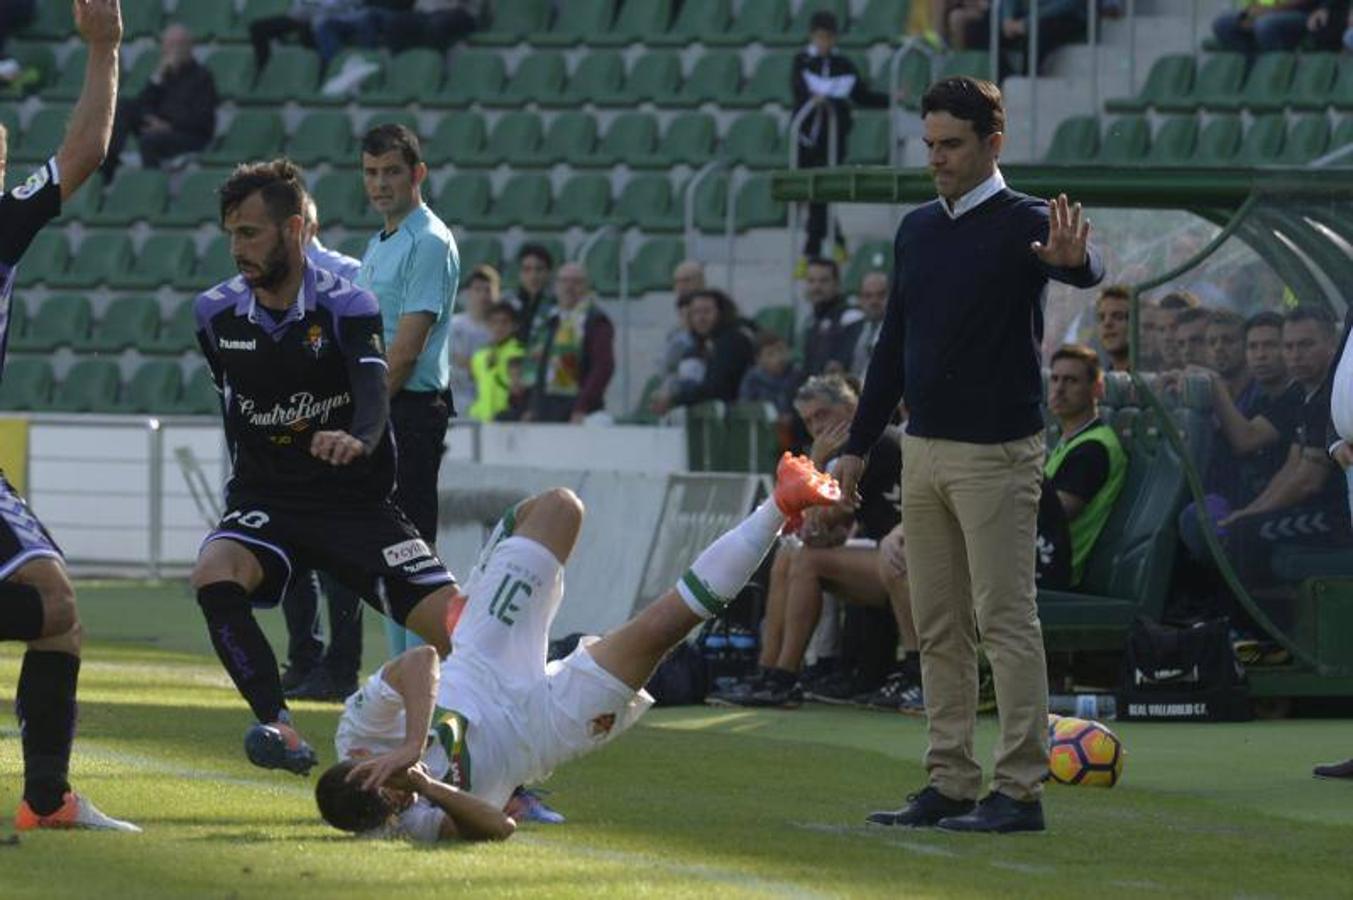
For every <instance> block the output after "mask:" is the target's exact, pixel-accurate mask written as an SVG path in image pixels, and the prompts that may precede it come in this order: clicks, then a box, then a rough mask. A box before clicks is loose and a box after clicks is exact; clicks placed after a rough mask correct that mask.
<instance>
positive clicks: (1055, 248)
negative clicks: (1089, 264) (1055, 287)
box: [1029, 194, 1090, 269]
mask: <svg viewBox="0 0 1353 900" xmlns="http://www.w3.org/2000/svg"><path fill="white" fill-rule="evenodd" d="M1089 242H1090V220H1089V219H1083V218H1082V216H1081V205H1080V204H1079V203H1076V204H1074V205H1073V204H1072V202H1071V201H1070V200H1068V199H1067V196H1066V194H1058V195H1057V196H1056V197H1054V198H1053V199H1052V200H1050V201H1048V242H1047V243H1046V244H1044V243H1040V242H1039V241H1034V242H1033V243H1032V244H1030V245H1029V249H1031V250H1033V252H1034V255H1035V256H1037V257H1038V258H1039V259H1040V260H1042V262H1043V264H1044V265H1047V266H1052V267H1054V268H1058V269H1079V268H1080V267H1081V266H1083V265H1085V263H1086V260H1087V259H1088V258H1089V257H1088V256H1087V254H1086V249H1085V248H1086V245H1087V244H1089Z"/></svg>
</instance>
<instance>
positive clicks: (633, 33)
mask: <svg viewBox="0 0 1353 900" xmlns="http://www.w3.org/2000/svg"><path fill="white" fill-rule="evenodd" d="M671 21H672V0H625V2H624V3H622V4H621V5H620V13H619V15H617V16H616V17H615V20H614V21H613V22H612V23H611V27H610V28H608V29H606V30H603V31H601V32H598V33H597V34H593V35H589V36H588V43H590V44H593V45H595V46H599V47H628V46H630V45H631V44H638V43H642V42H644V41H645V40H647V39H648V36H649V35H650V34H662V33H663V32H665V31H666V30H667V26H668V25H669V24H670V23H671Z"/></svg>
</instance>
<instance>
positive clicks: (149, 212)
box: [88, 169, 169, 225]
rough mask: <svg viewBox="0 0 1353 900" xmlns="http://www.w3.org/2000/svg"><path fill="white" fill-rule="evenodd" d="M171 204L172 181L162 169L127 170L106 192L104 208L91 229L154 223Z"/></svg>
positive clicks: (93, 220)
mask: <svg viewBox="0 0 1353 900" xmlns="http://www.w3.org/2000/svg"><path fill="white" fill-rule="evenodd" d="M168 202H169V179H168V177H167V176H166V175H165V174H164V172H161V171H160V170H159V169H124V170H123V171H122V172H120V173H119V174H118V176H117V178H115V179H114V180H113V183H112V184H110V185H108V187H107V189H105V190H104V192H103V205H102V206H100V207H99V210H98V212H96V213H94V214H93V215H92V216H91V217H90V218H89V221H88V224H90V225H130V224H132V223H133V222H150V221H154V220H155V219H156V218H157V217H159V216H160V214H161V213H163V212H164V208H165V205H166V204H167V203H168Z"/></svg>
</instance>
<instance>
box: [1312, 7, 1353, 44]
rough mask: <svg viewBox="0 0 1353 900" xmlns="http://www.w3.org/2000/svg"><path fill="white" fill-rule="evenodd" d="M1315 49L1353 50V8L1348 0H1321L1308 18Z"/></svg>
mask: <svg viewBox="0 0 1353 900" xmlns="http://www.w3.org/2000/svg"><path fill="white" fill-rule="evenodd" d="M1306 30H1307V31H1309V32H1310V33H1311V44H1312V48H1313V49H1315V50H1338V49H1340V47H1341V46H1342V47H1343V48H1344V49H1346V50H1353V8H1350V4H1349V2H1348V0H1321V2H1319V3H1317V4H1316V8H1315V9H1314V10H1313V11H1312V12H1311V15H1310V16H1309V17H1308V18H1307V19H1306Z"/></svg>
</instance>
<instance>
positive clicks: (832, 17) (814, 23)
mask: <svg viewBox="0 0 1353 900" xmlns="http://www.w3.org/2000/svg"><path fill="white" fill-rule="evenodd" d="M808 30H809V31H810V32H812V31H830V32H831V33H832V34H836V13H834V12H832V11H831V10H829V9H819V10H818V11H817V12H815V13H813V17H812V18H811V19H809V20H808Z"/></svg>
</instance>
